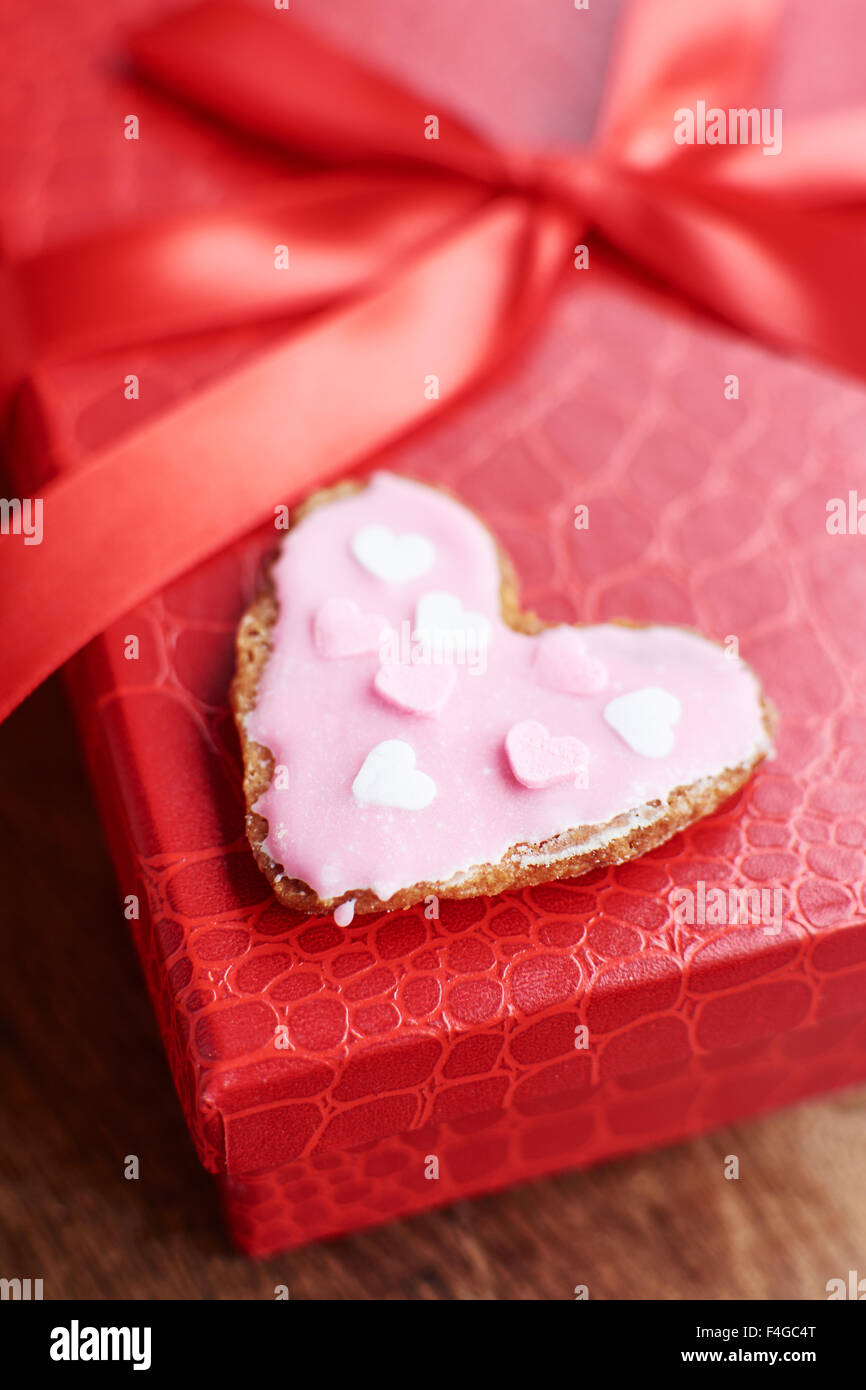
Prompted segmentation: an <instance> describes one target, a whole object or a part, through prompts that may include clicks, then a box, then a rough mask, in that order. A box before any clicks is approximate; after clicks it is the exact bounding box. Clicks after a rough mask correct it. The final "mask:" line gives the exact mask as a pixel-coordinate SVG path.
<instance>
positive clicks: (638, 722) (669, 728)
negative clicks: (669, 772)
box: [604, 685, 683, 758]
mask: <svg viewBox="0 0 866 1390" xmlns="http://www.w3.org/2000/svg"><path fill="white" fill-rule="evenodd" d="M682 712H683V707H682V705H681V704H680V702H679V700H678V699H677V697H676V695H672V694H671V693H670V691H669V690H662V688H661V686H658V685H647V686H645V687H644V688H643V690H630V691H629V692H628V694H626V695H617V697H616V699H615V700H611V701H610V703H609V704H607V705H605V707H604V717H605V720H606V721H607V723H608V724H609V725H610V727H611V728H612V729H613V730H615V732H616V733H618V734H619V736H620V738H621V739H623V740H624V741H625V742H626V743H627V744H628V746H629V748H631V749H633V750H634V752H635V753H640V755H641V757H644V758H666V757H667V756H668V754H669V753H670V752H671V751H672V750H673V746H674V730H673V726H674V725H675V724H678V723H679V721H680V716H681V715H682Z"/></svg>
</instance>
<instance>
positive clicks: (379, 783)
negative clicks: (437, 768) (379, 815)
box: [352, 738, 436, 811]
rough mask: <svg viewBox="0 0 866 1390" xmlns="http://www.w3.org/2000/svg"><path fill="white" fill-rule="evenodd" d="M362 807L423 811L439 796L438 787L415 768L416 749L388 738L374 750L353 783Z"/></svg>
mask: <svg viewBox="0 0 866 1390" xmlns="http://www.w3.org/2000/svg"><path fill="white" fill-rule="evenodd" d="M352 794H353V795H354V797H355V800H356V801H359V802H360V803H361V805H362V806H395V807H397V809H398V810H401V811H421V810H423V809H424V807H425V806H429V805H430V802H431V801H432V800H433V798H434V797H435V795H436V783H435V782H434V781H433V778H432V777H428V776H427V773H426V772H419V771H418V769H417V768H416V766H415V749H414V748H413V747H412V746H411V744H408V743H404V741H403V739H401V738H386V739H385V741H384V742H383V743H377V744H376V747H375V748H371V749H370V752H369V753H368V754H367V756H366V758H365V759H364V762H363V764H362V766H361V771H360V772H359V773H358V775H357V777H356V778H355V780H354V782H353V783H352Z"/></svg>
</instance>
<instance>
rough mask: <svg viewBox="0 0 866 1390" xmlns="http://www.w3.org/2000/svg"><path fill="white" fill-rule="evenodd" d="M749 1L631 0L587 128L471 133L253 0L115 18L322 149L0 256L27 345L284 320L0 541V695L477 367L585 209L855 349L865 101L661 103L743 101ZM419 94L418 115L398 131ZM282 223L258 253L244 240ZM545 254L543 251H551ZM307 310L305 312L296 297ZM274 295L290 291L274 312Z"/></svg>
mask: <svg viewBox="0 0 866 1390" xmlns="http://www.w3.org/2000/svg"><path fill="white" fill-rule="evenodd" d="M777 8H778V7H777V3H776V0H727V2H726V4H725V5H724V6H721V7H717V6H710V5H700V4H697V3H695V0H634V3H633V4H632V5H631V8H630V10H629V13H628V16H627V23H626V24H625V26H624V29H623V32H622V34H621V36H620V43H619V46H618V49H617V53H616V60H615V63H614V67H613V74H612V78H611V80H610V81H609V83H608V87H607V92H606V102H605V108H604V112H603V115H602V119H601V121H600V124H599V130H598V133H597V136H596V138H595V140H594V142H593V144H592V146H591V148H589V149H588V150H583V151H575V152H568V151H567V152H563V153H557V154H551V153H542V154H538V155H534V154H525V153H515V152H509V151H506V150H501V149H497V148H494V147H492V146H491V145H490V144H489V143H487V142H486V141H485V140H483V139H482V138H480V137H479V136H478V135H477V134H476V133H475V132H473V131H472V130H470V129H469V128H468V127H467V126H466V124H464V123H463V122H462V121H461V120H459V119H457V118H455V117H452V116H450V115H446V114H445V113H444V112H442V111H441V108H438V107H437V105H436V104H435V103H433V104H431V103H430V101H429V100H424V101H422V100H421V99H419V98H418V97H417V96H414V95H413V94H412V93H410V92H407V91H404V90H403V89H402V88H401V87H400V86H399V85H397V84H396V83H395V82H393V81H392V80H391V79H389V78H386V77H384V76H382V75H380V74H378V73H375V72H372V71H369V70H367V69H365V68H364V67H362V66H360V65H359V64H358V63H357V62H356V61H355V60H354V59H352V58H350V57H347V56H346V55H345V54H339V53H336V52H334V51H332V50H331V49H329V48H328V47H327V46H326V45H325V44H324V43H323V42H321V41H320V40H319V39H317V38H315V37H314V36H313V35H311V34H310V33H308V32H304V31H303V30H302V29H299V28H298V27H297V26H296V25H295V24H294V22H293V21H292V19H291V17H290V16H287V15H283V14H281V13H279V12H277V11H274V12H273V13H271V14H265V13H256V12H253V11H252V10H248V9H245V8H243V7H242V6H238V5H235V4H232V3H230V0H210V3H208V4H207V5H203V6H202V7H200V8H197V9H194V10H192V11H190V12H187V13H183V14H180V15H178V16H175V17H173V18H169V19H168V20H166V21H164V22H162V23H160V24H158V25H157V26H156V27H155V28H153V29H151V30H149V31H148V32H146V33H145V34H143V35H142V36H140V37H139V38H138V39H137V40H136V41H135V44H134V52H135V56H136V58H137V61H138V62H139V64H140V65H141V66H142V67H143V68H144V69H145V71H146V72H148V73H149V74H150V75H151V76H154V77H156V78H157V79H158V80H159V81H160V82H161V83H162V84H163V85H165V86H167V87H169V88H170V89H173V90H176V91H177V92H178V93H180V94H181V95H183V96H184V97H185V98H186V99H188V100H192V101H194V102H195V103H197V104H198V105H200V106H202V107H204V108H205V109H207V110H209V111H211V112H213V113H215V114H216V115H218V116H219V117H221V118H223V119H224V120H228V121H229V122H231V123H232V124H233V125H235V126H237V127H240V128H242V129H243V130H245V131H247V132H249V133H252V134H254V135H256V136H258V137H261V138H262V139H264V140H266V141H268V142H269V143H270V144H271V145H273V144H274V143H276V144H277V145H282V146H285V147H288V148H290V149H292V150H294V151H296V152H297V151H298V150H302V151H304V152H306V153H307V154H310V155H312V156H314V157H315V158H317V159H318V160H319V161H322V162H324V163H325V165H327V166H331V167H327V168H325V169H324V170H320V171H318V172H316V173H313V174H309V175H307V174H305V175H302V176H297V177H293V178H291V179H290V180H287V181H286V183H285V184H280V186H279V187H278V188H277V190H276V191H275V192H274V193H273V194H268V195H267V196H264V197H263V198H262V200H261V202H260V203H259V204H258V205H255V206H251V205H250V204H249V203H247V204H245V205H244V206H243V207H242V208H240V209H237V210H231V209H230V210H225V209H223V210H220V211H217V212H214V211H208V212H206V213H202V214H201V215H192V216H183V217H180V218H175V219H173V220H170V221H163V222H161V223H158V224H154V225H149V226H140V227H135V228H133V229H131V230H129V231H127V232H125V233H122V234H117V233H112V234H110V235H107V236H105V237H99V238H95V239H93V240H91V241H89V242H87V243H83V244H78V245H76V246H72V247H63V248H61V249H60V250H57V251H55V252H53V253H47V254H44V255H40V256H37V257H35V258H34V259H32V260H31V261H29V262H27V263H25V264H20V265H18V266H17V267H14V268H13V279H14V293H15V297H16V300H17V302H18V304H19V306H21V314H22V318H23V321H24V322H25V323H26V329H27V339H28V348H27V354H26V355H27V366H28V369H29V370H33V369H35V368H36V367H38V365H39V363H40V362H44V361H47V360H50V359H56V358H57V357H58V356H65V357H69V356H75V355H80V354H85V353H87V352H90V351H94V350H97V349H105V348H109V347H117V346H121V345H126V344H133V343H141V342H143V341H147V340H152V339H157V338H161V337H166V336H168V335H170V334H183V333H189V332H200V331H202V330H209V329H216V328H220V327H226V326H229V325H233V324H238V323H246V322H251V321H254V320H265V319H271V318H275V317H281V316H282V317H285V318H286V319H289V317H290V316H291V318H292V321H291V322H290V323H289V325H288V328H287V333H286V336H285V338H284V339H283V340H281V341H280V342H279V343H278V345H277V346H271V347H270V348H268V349H267V350H265V351H263V352H262V353H261V354H260V355H259V356H257V357H255V358H253V359H252V360H251V361H249V362H248V363H247V364H246V365H244V366H243V367H241V368H240V369H238V370H236V371H234V372H233V373H230V374H229V375H228V376H226V377H224V378H222V379H221V380H219V381H218V382H217V383H216V384H215V385H213V386H211V387H209V388H207V389H205V390H203V391H201V392H199V393H197V394H196V395H194V396H192V397H191V398H190V399H188V400H187V401H186V402H184V403H183V404H182V405H180V406H179V407H176V408H173V409H170V410H168V411H166V412H165V413H164V414H163V415H161V416H160V417H159V418H158V419H157V420H156V421H155V422H152V423H150V424H148V425H146V426H145V427H143V428H141V429H140V430H138V431H136V432H135V433H133V434H132V435H129V436H126V437H125V438H124V439H122V440H121V441H120V442H119V443H118V444H117V445H115V446H114V447H111V448H109V449H106V450H104V451H103V452H101V453H99V454H98V455H97V456H95V457H92V458H90V459H89V460H88V461H87V462H86V463H85V464H84V465H83V466H81V467H78V468H76V469H75V470H74V471H70V472H66V473H62V474H61V475H60V476H59V477H58V478H57V479H56V480H55V481H53V482H51V483H50V484H49V485H48V486H47V487H46V488H45V489H44V490H43V492H42V499H43V516H44V536H43V539H42V542H41V544H40V545H38V546H31V547H25V546H23V545H22V544H21V543H20V538H19V539H18V541H17V543H16V541H15V540H13V539H12V538H10V537H5V538H4V539H3V543H2V545H0V593H2V594H3V596H4V600H5V609H6V611H5V614H4V618H3V623H4V639H5V640H4V649H5V653H4V657H5V667H6V670H5V675H4V680H3V691H2V698H0V718H2V717H5V715H6V714H7V713H8V712H9V711H10V710H11V709H13V708H14V707H15V705H16V704H17V703H18V702H19V701H20V700H21V699H23V698H24V696H25V695H26V694H28V692H29V691H30V690H32V689H33V688H34V686H36V685H37V684H38V683H39V682H40V681H41V680H42V679H43V678H44V677H45V676H47V675H48V674H49V673H50V672H51V671H53V670H54V669H55V668H56V667H57V666H59V665H60V664H61V663H62V662H63V661H64V660H65V659H66V658H67V657H69V656H71V655H72V653H73V652H74V651H76V650H77V649H78V648H79V647H80V646H82V645H83V644H84V643H85V642H86V641H88V640H89V639H90V638H92V637H94V636H96V635H97V634H98V633H99V632H100V631H102V630H103V629H104V628H105V627H106V626H107V625H108V624H109V623H110V622H111V621H113V620H114V619H115V618H117V617H120V616H121V615H122V614H123V613H125V612H126V611H127V610H128V609H130V608H131V607H133V606H134V605H135V604H136V603H137V602H139V601H141V600H142V599H144V598H145V597H147V595H149V594H150V593H152V592H153V591H154V590H156V589H158V588H159V587H160V586H162V585H163V584H165V583H166V582H168V581H169V580H171V579H172V578H174V577H175V576H176V575H178V574H180V573H182V572H183V571H184V570H186V569H188V568H189V567H191V566H192V565H194V564H195V563H197V562H198V561H200V560H202V559H204V558H205V557H206V556H207V555H208V554H210V553H212V552H214V551H215V550H217V549H219V548H220V547H222V546H224V545H226V544H227V543H228V542H230V541H231V540H233V539H234V538H236V537H237V536H239V535H241V534H243V532H245V531H246V530H248V529H249V528H250V527H252V526H253V525H254V524H256V523H257V522H260V521H261V520H262V519H263V518H264V516H265V515H266V514H267V513H268V512H269V511H270V510H271V509H272V508H273V505H274V502H275V500H276V499H279V498H281V497H283V496H285V495H286V494H287V493H292V492H295V491H298V490H301V489H306V488H309V487H310V486H312V485H314V484H318V483H320V482H322V481H324V480H326V479H327V478H328V477H331V476H333V475H335V474H336V473H338V472H340V471H343V470H345V469H346V468H347V467H349V466H350V465H351V464H353V463H355V462H357V461H358V460H360V459H361V458H363V457H365V456H367V455H369V454H371V453H373V452H374V451H376V450H378V449H380V448H381V447H382V446H383V445H385V444H386V443H388V442H390V441H391V440H393V439H394V438H396V437H397V436H398V435H399V434H401V433H402V432H404V431H405V430H407V429H408V428H410V427H411V426H413V425H414V424H416V423H417V422H419V421H420V420H421V419H423V418H424V417H425V416H426V415H427V414H428V413H429V411H430V410H431V409H435V408H436V407H435V403H433V402H431V401H429V400H427V399H425V395H424V382H425V378H427V377H428V376H429V375H430V374H434V373H435V375H436V376H438V378H439V380H440V383H441V388H442V395H443V399H445V400H453V399H454V398H455V397H456V396H457V395H458V394H459V393H461V392H462V391H464V390H465V389H466V388H467V387H468V386H469V385H471V384H473V383H475V382H477V381H478V380H479V379H481V378H482V377H484V376H486V375H487V374H488V373H489V371H490V370H491V368H492V367H493V366H494V365H495V364H496V363H497V362H498V361H499V360H500V358H501V357H502V355H503V353H504V352H505V351H507V350H509V349H510V348H511V347H512V346H513V345H514V344H515V343H516V342H517V341H519V339H520V337H521V336H522V334H523V332H524V330H525V328H526V327H527V326H528V325H529V324H531V323H532V322H534V321H535V320H536V319H537V318H538V316H539V313H540V311H541V309H542V308H543V307H544V305H545V303H546V300H547V297H548V295H549V294H550V292H551V290H552V289H553V288H554V286H555V284H556V282H557V279H558V277H559V276H560V275H562V274H564V273H568V270H569V269H570V267H571V258H572V248H573V246H574V244H575V242H576V241H579V240H580V239H581V238H582V237H583V236H584V235H585V234H586V232H587V231H588V230H589V229H590V228H593V229H595V230H597V231H599V232H601V233H602V234H603V235H604V236H605V237H606V238H607V239H608V241H610V242H612V243H613V244H614V245H615V246H617V247H618V248H619V249H620V250H621V251H623V252H625V253H626V255H628V256H629V257H631V258H632V259H633V260H634V261H635V262H637V263H638V264H640V265H642V266H644V267H645V268H648V269H650V270H651V271H653V272H655V273H656V274H657V275H659V276H661V277H662V278H663V279H664V280H665V281H666V282H667V283H668V284H669V285H670V286H673V287H674V288H676V289H677V290H678V291H679V292H681V293H682V294H684V295H687V296H689V297H691V298H692V299H695V300H697V301H698V302H699V303H702V304H703V305H705V306H707V307H708V308H710V309H711V310H713V311H715V312H716V313H717V314H719V315H721V316H723V317H724V318H725V319H727V320H728V321H730V322H732V323H734V324H736V325H738V326H739V327H741V328H743V329H745V330H746V331H748V332H750V333H753V334H755V335H758V336H760V337H763V338H766V339H769V340H770V341H771V342H774V343H777V344H780V345H784V346H788V347H791V348H794V349H806V350H807V351H809V352H810V353H812V354H815V355H817V356H820V357H823V358H825V359H826V360H828V361H830V362H833V363H835V364H836V365H838V366H840V367H842V368H843V369H845V370H848V371H852V372H855V373H859V374H863V373H864V372H866V318H864V315H863V311H862V298H861V295H859V294H857V293H856V292H855V288H860V287H862V282H863V264H864V254H863V253H864V249H866V248H864V216H863V214H864V202H863V195H864V192H866V167H864V158H863V150H864V148H866V142H864V139H863V138H862V137H863V135H864V134H866V112H864V111H858V112H855V113H846V114H845V115H844V116H840V115H834V116H833V117H832V118H823V119H822V120H821V121H817V122H813V123H812V124H811V125H809V126H807V127H804V128H802V129H800V130H799V131H797V132H790V131H788V130H786V131H785V135H784V146H783V150H782V152H781V153H780V154H779V155H778V156H776V157H772V158H767V157H764V156H763V155H762V152H761V149H760V148H757V147H755V146H754V145H749V146H743V145H732V144H729V145H717V146H714V147H709V146H703V147H701V146H689V145H679V144H677V143H676V142H675V140H674V138H673V128H674V113H675V112H676V111H677V110H678V109H680V108H694V106H695V103H696V101H697V100H698V99H700V100H703V101H704V102H705V103H706V106H707V108H710V107H720V108H722V109H723V110H728V109H730V108H736V107H749V106H750V105H751V104H752V102H751V101H750V98H751V97H753V96H754V92H755V90H756V82H757V76H758V72H759V69H760V68H761V66H762V65H763V61H764V59H765V56H766V52H767V48H768V44H769V40H770V37H771V34H772V32H773V28H774V24H775V21H776V18H777ZM434 110H435V111H438V115H439V123H440V124H439V139H438V140H428V139H425V138H424V128H425V120H426V117H427V116H428V115H429V113H430V112H431V111H434ZM281 243H285V244H287V245H288V246H289V254H290V269H289V271H288V273H277V272H276V270H275V266H274V248H275V246H276V245H279V244H281ZM572 273H573V272H572ZM312 310H318V311H319V312H318V313H316V314H315V316H310V311H312ZM301 313H303V314H305V315H307V317H305V318H303V319H300V320H299V318H298V316H299V315H300V314H301Z"/></svg>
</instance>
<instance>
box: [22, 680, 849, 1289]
mask: <svg viewBox="0 0 866 1390" xmlns="http://www.w3.org/2000/svg"><path fill="white" fill-rule="evenodd" d="M0 882H2V906H3V913H2V918H3V924H2V938H0V939H2V951H3V967H2V974H0V1028H2V1055H3V1063H2V1068H3V1070H2V1092H0V1277H6V1278H13V1277H19V1278H27V1277H30V1278H41V1279H43V1281H44V1296H45V1298H46V1299H59V1298H69V1297H78V1298H94V1299H105V1298H119V1299H163V1298H183V1299H199V1298H205V1299H233V1298H273V1296H274V1287H275V1285H277V1284H287V1285H288V1287H289V1290H290V1296H291V1298H293V1299H514V1298H520V1299H570V1298H572V1297H573V1293H572V1290H573V1288H574V1286H575V1285H577V1284H586V1285H587V1286H588V1288H589V1292H590V1297H591V1298H621V1299H643V1298H665V1299H682V1298H700V1299H740V1298H761V1299H764V1298H793V1299H823V1298H826V1292H825V1285H826V1283H827V1280H828V1279H830V1278H834V1277H836V1276H841V1277H843V1278H846V1279H847V1274H848V1271H849V1270H850V1269H856V1270H858V1271H859V1272H860V1275H861V1277H863V1276H866V1184H864V1175H866V1163H864V1156H866V1089H858V1090H857V1091H848V1092H844V1093H840V1094H837V1095H836V1096H835V1097H830V1098H829V1099H826V1100H822V1101H818V1102H815V1103H812V1104H808V1105H801V1106H799V1107H797V1108H795V1109H791V1110H788V1111H784V1112H781V1113H779V1114H776V1115H771V1116H769V1117H767V1118H763V1119H760V1120H757V1121H753V1122H750V1123H747V1124H742V1125H739V1126H737V1127H735V1128H731V1129H726V1130H720V1131H717V1132H716V1133H714V1134H712V1135H710V1136H709V1137H707V1138H703V1139H700V1140H696V1141H694V1142H692V1143H688V1144H680V1145H678V1146H676V1147H674V1148H670V1149H666V1150H662V1151H660V1152H656V1153H651V1154H644V1155H639V1156H637V1157H634V1158H629V1159H625V1160H621V1161H618V1162H616V1163H612V1164H609V1165H606V1166H603V1167H600V1168H596V1169H592V1170H590V1171H588V1172H583V1173H572V1174H567V1175H565V1176H562V1177H558V1178H555V1179H550V1180H547V1181H544V1182H537V1183H534V1184H530V1185H527V1186H524V1187H521V1188H518V1189H516V1190H512V1191H511V1192H508V1193H505V1194H503V1195H499V1196H495V1197H489V1198H484V1199H481V1200H478V1201H474V1202H464V1203H461V1204H460V1205H459V1206H456V1207H452V1208H450V1209H446V1210H444V1211H440V1212H434V1213H430V1214H427V1215H424V1216H421V1217H415V1218H413V1219H412V1220H410V1221H405V1222H397V1223H393V1224H391V1225H389V1226H384V1227H380V1228H379V1229H377V1230H374V1231H372V1232H368V1233H366V1234H364V1235H361V1236H357V1237H354V1238H351V1239H347V1240H341V1241H334V1242H329V1243H325V1244H321V1245H316V1246H311V1247H308V1248H307V1249H305V1250H301V1251H295V1252H292V1253H289V1254H287V1255H284V1256H281V1257H277V1258H275V1259H272V1260H269V1261H267V1262H263V1263H258V1262H252V1261H250V1260H247V1259H245V1258H244V1257H242V1256H240V1255H238V1254H236V1253H235V1252H234V1250H233V1249H232V1248H231V1246H230V1245H229V1244H228V1241H227V1239H226V1237H225V1235H224V1233H223V1228H222V1223H221V1219H220V1212H219V1208H218V1205H217V1201H216V1191H215V1188H214V1186H213V1184H212V1182H211V1180H210V1179H209V1178H208V1177H207V1175H206V1174H205V1173H204V1172H203V1171H202V1169H201V1168H200V1167H199V1164H198V1160H197V1159H196V1156H195V1154H194V1152H193V1149H192V1145H191V1143H190V1142H189V1139H188V1137H187V1132H186V1128H185V1125H184V1121H183V1117H182V1114H181V1111H180V1107H179V1105H178V1102H177V1100H176V1098H175V1094H174V1090H173V1087H172V1084H171V1080H170V1077H169V1073H168V1068H167V1065H166V1062H165V1060H164V1057H163V1051H162V1046H161V1044H160V1040H159V1037H158V1035H157V1031H156V1027H155V1023H154V1020H153V1016H152V1014H151V1010H150V1005H149V1002H148V999H147V997H146V994H145V990H144V986H143V983H142V980H141V978H140V975H139V970H138V965H137V961H136V959H135V955H134V952H133V948H132V944H131V941H130V938H129V936H128V934H127V929H126V924H125V922H124V919H123V916H122V913H121V911H120V907H119V900H118V894H117V890H116V888H115V885H114V880H113V877H112V868H111V863H110V860H109V857H108V853H107V851H106V848H105V845H104V842H103V839H102V834H101V830H100V825H99V821H98V818H97V813H96V810H95V807H94V804H93V801H92V798H91V795H90V790H89V787H88V784H87V780H86V775H85V772H84V769H83V766H82V760H81V756H80V753H79V750H78V747H77V743H76V737H75V732H74V729H73V726H72V721H71V717H70V715H69V712H68V709H67V706H66V703H65V698H64V695H63V690H62V687H61V685H60V683H59V682H58V681H57V680H54V681H52V682H50V683H49V684H48V685H47V686H45V687H43V689H42V690H41V691H39V692H38V693H37V694H36V695H35V696H33V697H32V698H31V699H30V700H29V701H28V702H27V704H26V705H25V706H24V707H23V708H22V709H20V710H19V711H18V712H17V713H16V714H15V715H14V716H13V717H12V718H11V719H10V720H8V722H7V723H6V724H5V725H4V726H3V727H2V728H0ZM732 1153H735V1154H737V1155H738V1156H739V1158H740V1179H739V1181H727V1180H726V1179H725V1178H724V1176H723V1160H724V1156H725V1155H726V1154H732ZM127 1154H137V1155H138V1156H139V1158H140V1165H141V1176H140V1178H139V1180H138V1181H128V1180H126V1179H125V1178H124V1176H123V1161H124V1157H125V1155H127Z"/></svg>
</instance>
